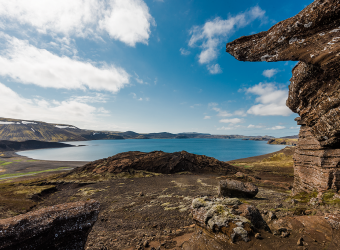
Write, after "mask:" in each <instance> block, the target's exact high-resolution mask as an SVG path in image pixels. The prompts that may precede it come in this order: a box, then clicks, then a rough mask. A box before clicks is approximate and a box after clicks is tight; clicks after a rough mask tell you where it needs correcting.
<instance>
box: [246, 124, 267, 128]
mask: <svg viewBox="0 0 340 250" xmlns="http://www.w3.org/2000/svg"><path fill="white" fill-rule="evenodd" d="M265 127H266V126H263V125H253V124H249V125H248V127H247V128H265Z"/></svg>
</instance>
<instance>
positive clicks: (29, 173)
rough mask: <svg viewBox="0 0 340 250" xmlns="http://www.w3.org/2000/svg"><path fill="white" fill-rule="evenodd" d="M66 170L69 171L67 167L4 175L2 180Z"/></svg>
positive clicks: (0, 176) (1, 176)
mask: <svg viewBox="0 0 340 250" xmlns="http://www.w3.org/2000/svg"><path fill="white" fill-rule="evenodd" d="M65 169H67V167H61V168H54V169H46V170H41V171H35V172H27V173H15V174H3V175H0V178H10V177H13V178H14V177H20V176H24V175H36V174H40V173H46V172H53V171H61V170H65Z"/></svg>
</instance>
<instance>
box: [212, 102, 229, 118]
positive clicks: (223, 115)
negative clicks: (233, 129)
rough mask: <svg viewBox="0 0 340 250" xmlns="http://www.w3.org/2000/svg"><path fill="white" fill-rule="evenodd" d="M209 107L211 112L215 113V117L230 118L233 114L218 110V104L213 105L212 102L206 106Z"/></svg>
mask: <svg viewBox="0 0 340 250" xmlns="http://www.w3.org/2000/svg"><path fill="white" fill-rule="evenodd" d="M208 106H209V107H211V109H212V110H214V111H216V112H217V113H218V114H217V116H222V117H228V116H232V115H233V114H231V113H229V112H227V111H225V110H222V109H220V108H218V107H217V106H218V104H217V103H215V102H212V103H209V104H208Z"/></svg>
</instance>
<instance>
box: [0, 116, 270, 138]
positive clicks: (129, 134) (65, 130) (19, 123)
mask: <svg viewBox="0 0 340 250" xmlns="http://www.w3.org/2000/svg"><path fill="white" fill-rule="evenodd" d="M186 138H206V139H251V140H270V139H272V138H274V137H272V136H267V135H266V136H244V135H211V134H206V133H195V132H188V133H179V134H173V133H168V132H161V133H146V134H142V133H136V132H133V131H126V132H119V131H95V130H88V129H80V128H78V127H76V126H73V125H68V124H57V123H46V122H41V121H33V120H20V119H11V118H0V140H7V141H27V140H37V141H48V142H61V141H86V140H123V139H186Z"/></svg>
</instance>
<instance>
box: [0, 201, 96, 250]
mask: <svg viewBox="0 0 340 250" xmlns="http://www.w3.org/2000/svg"><path fill="white" fill-rule="evenodd" d="M98 214H99V202H97V201H95V200H89V201H79V202H73V203H64V204H60V205H56V206H51V207H46V208H43V209H40V210H37V211H34V212H29V213H27V214H22V215H18V216H15V217H12V218H8V219H3V220H0V243H1V244H0V249H2V250H11V249H17V250H24V249H26V250H30V249H32V250H33V249H51V250H52V249H55V250H57V249H64V250H82V249H84V246H85V243H86V239H87V236H88V234H89V233H90V231H91V229H92V226H93V225H94V223H95V222H96V221H97V218H98Z"/></svg>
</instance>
